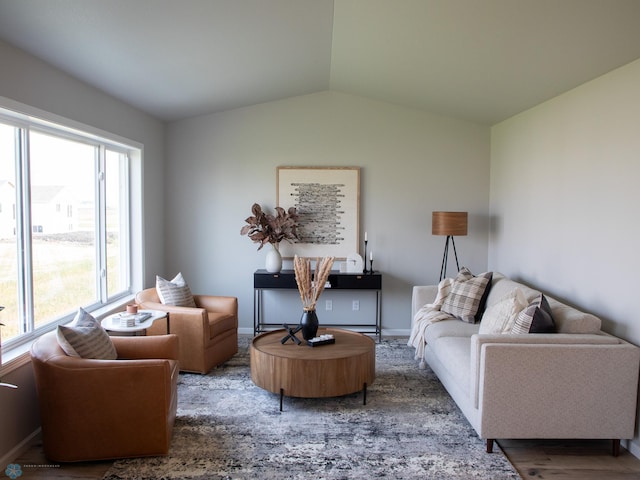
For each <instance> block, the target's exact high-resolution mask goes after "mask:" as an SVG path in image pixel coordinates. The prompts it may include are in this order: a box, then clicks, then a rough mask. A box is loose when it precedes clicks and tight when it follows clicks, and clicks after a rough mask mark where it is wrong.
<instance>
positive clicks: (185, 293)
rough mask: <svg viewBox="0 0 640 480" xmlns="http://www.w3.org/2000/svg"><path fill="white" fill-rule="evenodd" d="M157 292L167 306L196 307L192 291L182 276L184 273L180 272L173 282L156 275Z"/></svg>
mask: <svg viewBox="0 0 640 480" xmlns="http://www.w3.org/2000/svg"><path fill="white" fill-rule="evenodd" d="M156 290H157V292H158V297H159V298H160V301H161V302H162V303H164V304H165V305H176V306H179V307H195V306H196V302H195V301H194V300H193V294H192V293H191V289H190V288H189V285H187V282H186V281H185V279H184V277H183V276H182V272H179V273H178V274H177V275H176V276H175V277H174V278H173V280H171V281H169V280H165V279H164V278H162V277H160V276H158V275H156Z"/></svg>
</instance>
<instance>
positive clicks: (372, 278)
mask: <svg viewBox="0 0 640 480" xmlns="http://www.w3.org/2000/svg"><path fill="white" fill-rule="evenodd" d="M327 281H328V282H329V285H327V286H326V287H325V292H326V291H329V290H369V291H375V292H376V318H375V322H374V323H370V324H349V323H340V324H325V323H322V325H321V326H322V327H343V328H348V327H358V328H359V329H358V331H359V332H360V333H373V334H375V335H377V337H378V341H380V340H381V339H382V306H381V303H382V274H381V273H380V272H373V273H342V272H338V271H331V273H330V274H329V279H328V280H327ZM277 289H288V290H297V289H298V285H297V284H296V276H295V272H294V271H293V270H282V271H280V273H269V272H267V271H266V270H264V269H260V270H256V271H255V272H254V274H253V334H254V335H257V334H258V333H260V332H265V331H268V330H272V329H274V328H282V323H279V324H276V323H265V322H264V320H263V318H264V315H263V301H262V292H263V291H264V290H277ZM360 328H365V329H370V330H361V329H360Z"/></svg>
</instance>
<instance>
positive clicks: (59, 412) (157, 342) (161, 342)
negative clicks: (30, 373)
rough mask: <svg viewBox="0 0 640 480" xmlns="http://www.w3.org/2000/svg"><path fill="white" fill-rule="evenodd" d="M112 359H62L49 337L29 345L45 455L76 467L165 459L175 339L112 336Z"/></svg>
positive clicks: (172, 410) (172, 412)
mask: <svg viewBox="0 0 640 480" xmlns="http://www.w3.org/2000/svg"><path fill="white" fill-rule="evenodd" d="M112 341H113V344H114V346H115V348H116V351H117V353H118V359H117V360H93V359H84V358H78V357H71V356H68V355H67V354H66V353H65V352H64V351H63V350H62V348H60V346H59V345H58V340H57V338H56V334H55V332H50V333H47V334H45V335H43V336H41V337H40V338H39V339H38V340H36V341H35V342H34V343H33V345H32V346H31V361H32V364H33V369H34V374H35V380H36V389H37V392H38V400H39V403H40V416H41V423H42V440H43V446H44V453H45V455H46V456H47V458H48V459H49V460H53V461H57V462H79V461H89V460H104V459H114V458H126V457H143V456H156V455H166V454H167V453H168V452H169V444H170V442H171V435H172V431H173V424H174V421H175V417H176V408H177V405H178V393H177V384H178V372H179V367H178V361H177V359H178V337H177V336H176V335H165V336H162V337H160V336H158V337H112Z"/></svg>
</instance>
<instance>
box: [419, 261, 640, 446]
mask: <svg viewBox="0 0 640 480" xmlns="http://www.w3.org/2000/svg"><path fill="white" fill-rule="evenodd" d="M516 287H519V288H521V289H522V291H523V292H524V293H525V295H526V297H527V300H529V301H531V300H532V299H533V298H534V297H535V296H537V295H539V293H540V292H537V291H536V290H533V289H531V288H529V287H527V286H525V285H523V284H521V283H517V282H514V281H513V280H510V279H508V278H506V277H505V276H503V275H501V274H499V273H494V274H493V280H492V286H491V289H490V291H489V294H488V297H487V308H489V307H490V306H491V305H492V304H494V303H495V302H498V301H499V300H500V299H502V298H504V296H505V295H507V294H508V293H509V292H510V291H512V290H513V289H515V288H516ZM437 291H438V287H437V286H436V285H433V286H415V287H413V297H412V322H413V318H414V316H415V313H416V312H417V311H418V310H419V309H420V308H421V307H422V306H423V305H425V304H427V303H433V302H434V299H435V298H436V294H437ZM546 298H547V300H548V301H549V305H550V306H551V311H552V315H553V318H554V320H555V323H556V328H557V332H558V333H541V334H540V333H535V334H534V333H530V334H524V335H513V334H482V335H481V334H478V330H479V325H480V324H479V323H477V324H469V323H464V322H462V321H460V320H457V319H449V320H443V321H440V322H437V323H433V324H431V325H429V326H428V327H427V328H426V329H425V340H426V345H425V347H424V348H425V350H424V360H426V362H427V363H428V364H429V366H430V367H431V369H432V370H433V371H434V372H435V373H436V375H437V376H438V378H439V379H440V381H441V382H442V384H443V385H444V386H445V388H446V389H447V391H448V392H449V394H450V395H451V396H452V397H453V399H454V400H455V402H456V403H457V405H458V407H459V408H460V409H461V410H462V412H463V413H464V415H465V416H466V417H467V419H468V420H469V423H471V425H472V426H473V428H474V429H475V430H476V432H477V433H478V435H479V436H480V438H482V439H485V440H486V445H487V452H489V453H491V452H492V450H493V441H494V439H500V438H505V439H507V438H510V439H517V438H557V439H603V438H604V439H610V440H612V441H613V454H614V455H616V456H617V455H618V452H619V447H620V439H628V438H633V436H634V427H635V419H636V409H637V394H638V375H639V369H640V348H638V347H636V346H634V345H632V344H630V343H628V342H625V341H623V340H621V339H619V338H616V337H614V336H611V335H608V334H605V333H604V332H602V331H601V330H600V328H601V322H600V319H599V318H597V317H595V316H594V315H591V314H587V313H583V312H580V311H578V310H577V309H575V308H572V307H570V306H568V305H565V304H563V303H560V302H558V301H557V300H555V299H552V298H550V297H548V296H546ZM412 326H413V325H412Z"/></svg>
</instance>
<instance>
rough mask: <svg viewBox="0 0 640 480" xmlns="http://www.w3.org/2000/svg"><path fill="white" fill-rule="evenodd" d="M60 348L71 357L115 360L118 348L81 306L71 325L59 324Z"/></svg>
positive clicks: (57, 333)
mask: <svg viewBox="0 0 640 480" xmlns="http://www.w3.org/2000/svg"><path fill="white" fill-rule="evenodd" d="M56 336H57V338H58V344H59V345H60V348H62V350H64V352H65V353H66V354H67V355H69V356H70V357H80V358H97V359H100V360H115V359H116V358H118V354H117V352H116V348H115V347H114V346H113V342H112V341H111V338H110V337H109V334H108V333H107V332H106V331H105V329H104V328H102V325H100V323H99V322H98V321H97V320H96V319H95V318H93V317H92V316H91V314H89V313H87V312H86V311H85V310H84V309H82V308H79V309H78V313H77V314H76V317H75V319H74V321H73V323H72V324H71V325H58V329H57V331H56Z"/></svg>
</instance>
